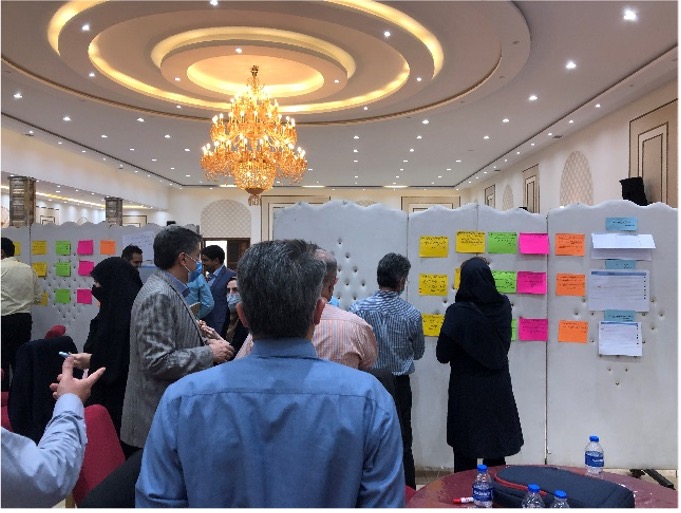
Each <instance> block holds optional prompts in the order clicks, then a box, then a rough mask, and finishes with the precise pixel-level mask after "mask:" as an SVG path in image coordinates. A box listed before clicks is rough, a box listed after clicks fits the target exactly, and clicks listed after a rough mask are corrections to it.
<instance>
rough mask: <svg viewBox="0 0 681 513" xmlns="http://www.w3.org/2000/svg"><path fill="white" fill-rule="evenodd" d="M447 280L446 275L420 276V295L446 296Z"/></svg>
mask: <svg viewBox="0 0 681 513" xmlns="http://www.w3.org/2000/svg"><path fill="white" fill-rule="evenodd" d="M447 278H448V276H447V275H446V274H419V295H420V296H446V295H447Z"/></svg>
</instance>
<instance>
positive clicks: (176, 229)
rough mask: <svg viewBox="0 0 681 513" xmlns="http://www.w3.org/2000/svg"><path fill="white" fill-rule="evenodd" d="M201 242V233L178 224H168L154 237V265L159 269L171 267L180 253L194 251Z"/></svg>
mask: <svg viewBox="0 0 681 513" xmlns="http://www.w3.org/2000/svg"><path fill="white" fill-rule="evenodd" d="M199 244H201V235H199V234H198V233H196V232H194V231H192V230H190V229H189V228H184V227H183V226H178V225H176V224H173V225H170V226H166V227H165V228H163V229H162V230H161V231H160V232H158V233H157V234H156V237H154V265H155V266H156V267H158V268H159V269H164V270H165V269H170V268H171V267H172V266H173V265H175V262H176V261H177V257H178V256H179V254H180V253H187V254H189V253H192V252H194V251H196V249H197V248H198V247H199Z"/></svg>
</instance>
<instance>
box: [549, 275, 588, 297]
mask: <svg viewBox="0 0 681 513" xmlns="http://www.w3.org/2000/svg"><path fill="white" fill-rule="evenodd" d="M584 295H586V275H584V274H568V273H556V296H584Z"/></svg>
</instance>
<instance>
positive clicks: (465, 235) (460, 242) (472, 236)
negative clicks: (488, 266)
mask: <svg viewBox="0 0 681 513" xmlns="http://www.w3.org/2000/svg"><path fill="white" fill-rule="evenodd" d="M456 252H457V253H484V252H485V232H456Z"/></svg>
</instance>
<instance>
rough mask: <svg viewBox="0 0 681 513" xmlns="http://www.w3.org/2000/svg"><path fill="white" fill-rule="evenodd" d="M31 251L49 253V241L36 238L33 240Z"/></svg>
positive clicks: (39, 253)
mask: <svg viewBox="0 0 681 513" xmlns="http://www.w3.org/2000/svg"><path fill="white" fill-rule="evenodd" d="M31 253H33V254H34V255H47V241H46V240H34V241H33V242H31Z"/></svg>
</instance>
